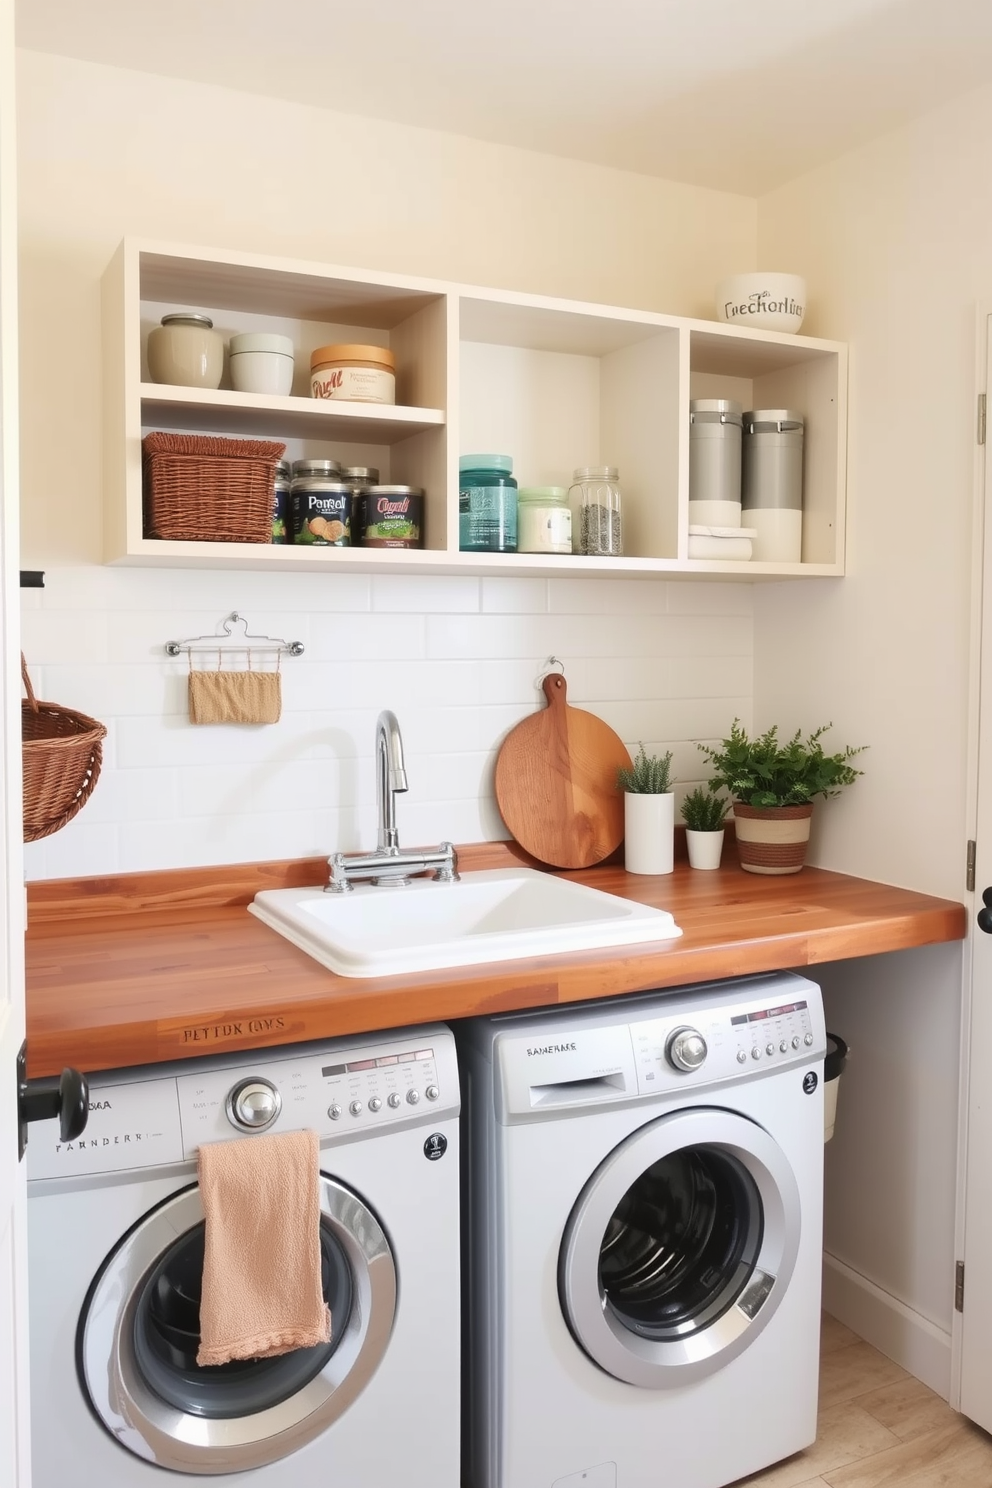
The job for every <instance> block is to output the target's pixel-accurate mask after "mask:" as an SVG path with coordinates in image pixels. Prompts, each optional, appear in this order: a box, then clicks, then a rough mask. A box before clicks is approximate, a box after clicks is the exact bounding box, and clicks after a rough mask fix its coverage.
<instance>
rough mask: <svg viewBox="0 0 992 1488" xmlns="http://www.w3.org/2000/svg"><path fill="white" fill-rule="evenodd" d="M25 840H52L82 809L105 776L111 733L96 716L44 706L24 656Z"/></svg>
mask: <svg viewBox="0 0 992 1488" xmlns="http://www.w3.org/2000/svg"><path fill="white" fill-rule="evenodd" d="M21 680H22V681H23V683H24V691H25V692H26V693H27V697H26V698H22V700H21V754H22V759H23V768H24V841H25V842H37V840H38V839H39V837H49V836H51V834H52V832H57V831H58V830H59V828H60V827H64V826H65V825H66V823H67V822H71V821H72V818H73V817H74V816H75V815H76V814H77V812H79V811H81V810H82V809H83V807H84V806H85V805H86V802H87V801H88V800H89V798H90V794H91V792H92V790H93V787H94V786H95V785H96V783H97V780H98V779H99V776H100V765H101V763H102V754H103V740H104V738H105V737H106V734H107V730H106V729H105V728H104V726H103V724H102V723H98V722H97V720H96V719H95V718H90V717H89V716H88V715H87V714H86V713H77V712H76V710H75V709H74V708H61V707H59V705H58V704H57V703H42V702H39V701H38V699H37V698H36V697H35V695H34V688H33V687H32V686H31V678H30V677H29V676H28V669H27V664H26V663H25V660H24V657H23V656H22V657H21Z"/></svg>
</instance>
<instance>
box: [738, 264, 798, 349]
mask: <svg viewBox="0 0 992 1488" xmlns="http://www.w3.org/2000/svg"><path fill="white" fill-rule="evenodd" d="M805 313H806V280H805V279H803V278H802V276H801V275H799V274H772V273H766V274H733V275H731V277H730V278H729V279H722V280H721V281H720V283H719V284H718V285H717V287H716V318H717V320H725V321H726V322H727V324H728V325H737V326H752V327H753V328H754V330H756V331H791V332H792V334H793V335H794V334H795V333H796V331H798V329H799V327H800V326H801V325H802V323H803V316H804V315H805Z"/></svg>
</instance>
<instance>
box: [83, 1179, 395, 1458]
mask: <svg viewBox="0 0 992 1488" xmlns="http://www.w3.org/2000/svg"><path fill="white" fill-rule="evenodd" d="M320 1190H321V1193H320V1207H321V1215H322V1218H323V1219H324V1221H325V1222H326V1223H327V1224H328V1225H329V1226H330V1228H331V1230H332V1232H333V1234H334V1236H335V1238H336V1240H337V1241H338V1244H339V1245H340V1246H341V1249H342V1250H343V1251H344V1254H345V1257H346V1259H347V1261H348V1265H349V1267H350V1270H351V1273H352V1282H353V1289H354V1298H353V1304H352V1309H351V1316H350V1317H349V1319H348V1322H347V1324H346V1327H345V1330H344V1332H343V1334H342V1335H341V1336H340V1338H339V1341H338V1344H337V1347H336V1348H335V1350H334V1353H333V1354H332V1355H331V1357H330V1358H329V1359H328V1361H327V1363H326V1364H325V1366H324V1368H323V1369H322V1370H321V1371H320V1373H319V1374H317V1375H315V1377H314V1378H313V1379H311V1380H310V1381H309V1382H308V1383H307V1384H305V1385H304V1386H303V1387H302V1389H300V1390H298V1391H296V1393H295V1394H293V1395H291V1396H290V1397H289V1398H288V1399H287V1400H284V1401H282V1402H281V1403H280V1404H278V1405H274V1406H269V1407H267V1408H266V1409H265V1410H260V1411H256V1412H254V1413H253V1414H251V1415H247V1416H238V1417H235V1418H230V1417H228V1418H220V1419H207V1418H205V1417H202V1416H197V1415H193V1414H192V1413H189V1412H184V1411H182V1410H180V1409H178V1408H176V1407H175V1406H172V1405H169V1404H167V1403H166V1402H165V1401H163V1400H162V1399H161V1398H160V1397H159V1396H158V1395H156V1394H154V1393H153V1392H152V1391H151V1390H150V1389H149V1388H148V1386H147V1385H146V1384H145V1382H144V1380H143V1379H142V1376H141V1374H140V1372H139V1371H138V1368H137V1366H136V1362H135V1357H134V1349H133V1344H132V1341H131V1340H132V1336H133V1326H134V1315H135V1311H136V1308H137V1303H138V1297H139V1296H140V1294H141V1290H142V1283H143V1281H144V1278H145V1277H146V1276H147V1274H148V1272H149V1270H150V1269H151V1268H152V1267H153V1266H155V1265H156V1264H157V1263H158V1261H159V1259H160V1258H161V1256H162V1254H163V1252H164V1251H165V1250H167V1249H168V1247H169V1246H170V1245H171V1244H172V1243H173V1241H174V1240H176V1239H177V1238H178V1237H179V1236H180V1235H182V1234H185V1233H186V1231H188V1230H190V1229H192V1228H193V1226H194V1225H196V1224H198V1223H200V1222H201V1221H202V1219H203V1205H202V1203H201V1200H200V1191H199V1189H198V1188H197V1187H196V1185H193V1186H192V1187H191V1188H187V1189H184V1190H183V1191H182V1192H181V1193H178V1194H175V1195H174V1196H173V1197H172V1198H171V1199H168V1200H167V1201H166V1202H165V1203H164V1204H162V1205H160V1206H159V1208H157V1209H155V1210H153V1211H152V1212H151V1213H150V1214H148V1215H147V1216H146V1217H145V1219H143V1220H142V1221H141V1222H140V1223H139V1224H137V1225H136V1226H135V1227H134V1228H133V1229H132V1230H131V1231H130V1232H129V1233H128V1234H127V1235H126V1236H125V1238H124V1239H123V1241H122V1242H121V1243H120V1245H118V1246H117V1248H116V1249H115V1250H114V1251H113V1252H112V1254H111V1255H110V1257H109V1258H108V1259H107V1261H106V1262H105V1263H104V1266H103V1269H102V1271H101V1272H100V1274H99V1276H98V1278H97V1280H96V1283H95V1285H94V1286H93V1288H92V1289H91V1293H90V1296H89V1298H88V1302H87V1307H86V1311H85V1314H84V1317H83V1319H82V1324H81V1337H80V1345H79V1356H80V1365H81V1369H82V1373H83V1377H84V1379H85V1382H86V1388H87V1391H88V1392H89V1396H90V1399H91V1401H92V1404H93V1408H94V1410H95V1411H96V1413H97V1415H98V1416H99V1418H100V1420H101V1421H102V1422H103V1424H104V1425H105V1426H106V1428H107V1430H108V1431H109V1432H110V1433H111V1435H112V1436H113V1437H114V1438H115V1439H116V1440H117V1441H118V1442H119V1443H120V1444H121V1446H123V1447H126V1448H127V1449H128V1450H129V1451H131V1452H133V1453H134V1454H135V1455H136V1456H138V1457H143V1458H144V1459H145V1460H146V1461H148V1462H153V1463H155V1464H156V1465H157V1466H158V1467H164V1468H171V1469H172V1470H173V1471H178V1472H188V1473H204V1474H209V1473H231V1472H237V1471H240V1470H244V1469H246V1468H252V1467H261V1466H263V1465H264V1464H266V1463H269V1462H275V1461H277V1460H278V1459H280V1458H282V1457H286V1456H288V1455H289V1453H290V1452H294V1451H296V1449H297V1448H298V1447H301V1446H303V1445H304V1444H305V1443H306V1442H308V1441H311V1440H313V1438H314V1437H316V1436H318V1435H320V1433H321V1432H322V1431H325V1430H326V1429H327V1428H328V1427H329V1426H330V1425H331V1424H332V1423H333V1422H334V1421H336V1420H337V1419H338V1418H339V1417H340V1416H341V1415H343V1413H344V1412H345V1411H346V1410H347V1408H348V1406H349V1405H351V1403H352V1401H354V1400H355V1399H356V1398H357V1396H358V1395H359V1394H360V1393H361V1392H362V1390H363V1389H364V1388H365V1386H366V1385H367V1384H368V1382H369V1380H370V1379H371V1378H372V1375H373V1374H374V1373H375V1370H376V1368H377V1367H378V1365H379V1363H380V1361H381V1359H382V1357H383V1355H384V1353H385V1351H386V1347H387V1345H388V1342H389V1336H390V1333H391V1331H392V1326H393V1319H394V1316H395V1312H396V1267H395V1263H394V1260H393V1256H392V1252H391V1250H390V1247H389V1242H388V1240H387V1239H386V1236H385V1234H384V1232H383V1230H382V1227H381V1226H380V1224H379V1222H378V1220H377V1219H376V1217H375V1215H374V1214H373V1213H372V1211H371V1210H370V1209H369V1208H368V1206H367V1205H366V1204H365V1203H364V1202H363V1200H362V1199H360V1198H359V1197H358V1196H357V1194H355V1193H353V1192H351V1190H349V1189H348V1188H345V1187H344V1185H343V1184H341V1183H338V1182H337V1181H336V1180H335V1179H333V1178H329V1177H327V1175H326V1174H324V1173H322V1174H321V1175H320Z"/></svg>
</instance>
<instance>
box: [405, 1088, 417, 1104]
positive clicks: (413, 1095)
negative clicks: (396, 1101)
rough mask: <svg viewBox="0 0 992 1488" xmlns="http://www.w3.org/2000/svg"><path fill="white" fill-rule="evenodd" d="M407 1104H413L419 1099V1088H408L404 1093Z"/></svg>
mask: <svg viewBox="0 0 992 1488" xmlns="http://www.w3.org/2000/svg"><path fill="white" fill-rule="evenodd" d="M406 1098H407V1103H408V1105H411V1106H415V1105H416V1104H417V1102H418V1101H419V1099H420V1091H419V1090H408V1091H407V1093H406Z"/></svg>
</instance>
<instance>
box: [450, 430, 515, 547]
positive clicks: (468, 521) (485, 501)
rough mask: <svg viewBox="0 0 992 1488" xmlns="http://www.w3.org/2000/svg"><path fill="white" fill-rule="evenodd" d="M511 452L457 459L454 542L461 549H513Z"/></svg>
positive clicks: (513, 516) (513, 494)
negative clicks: (455, 534) (456, 524)
mask: <svg viewBox="0 0 992 1488" xmlns="http://www.w3.org/2000/svg"><path fill="white" fill-rule="evenodd" d="M512 470H513V457H512V455H493V454H485V455H462V456H461V458H460V459H459V461H458V546H459V549H460V550H461V552H463V553H515V552H516V551H517V483H516V481H515V480H514V478H513V476H512V474H511V472H512Z"/></svg>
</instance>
